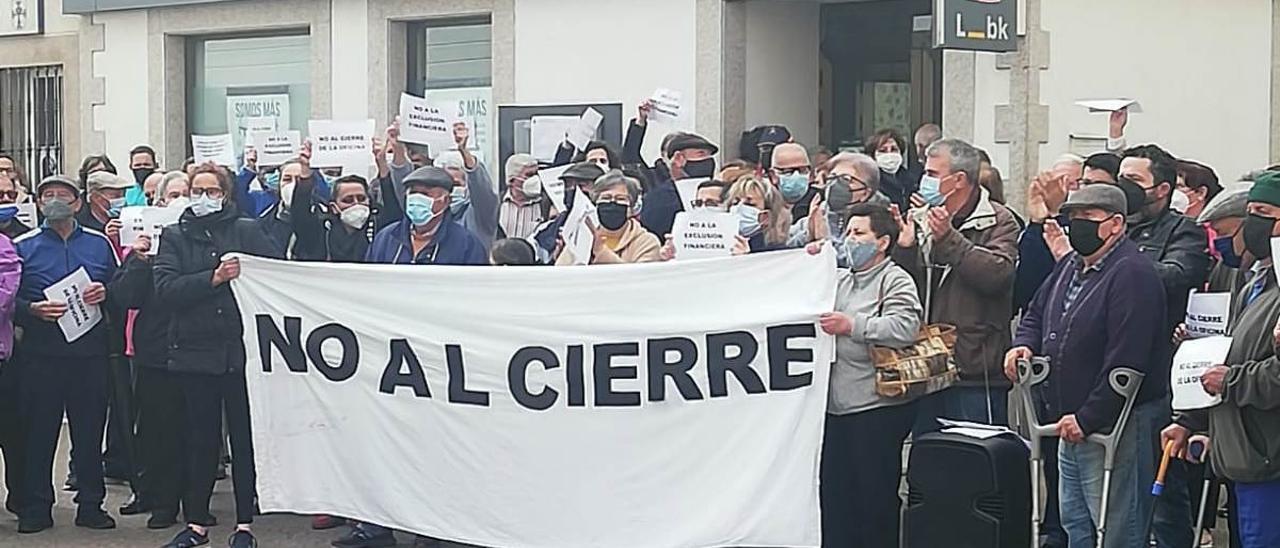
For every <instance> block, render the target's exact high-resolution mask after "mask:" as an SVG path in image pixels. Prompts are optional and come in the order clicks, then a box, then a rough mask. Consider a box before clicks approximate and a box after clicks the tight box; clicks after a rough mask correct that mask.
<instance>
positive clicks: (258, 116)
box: [227, 93, 289, 158]
mask: <svg viewBox="0 0 1280 548" xmlns="http://www.w3.org/2000/svg"><path fill="white" fill-rule="evenodd" d="M288 129H289V94H288V93H268V94H262V95H229V96H227V132H228V133H230V134H231V139H232V141H233V142H234V143H235V148H234V149H233V150H235V151H236V157H237V158H239V157H240V155H241V154H242V151H243V150H244V143H245V141H246V139H247V138H248V136H249V135H250V134H253V133H275V132H278V131H287V130H288Z"/></svg>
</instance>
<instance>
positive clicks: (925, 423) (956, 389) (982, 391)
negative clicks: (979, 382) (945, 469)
mask: <svg viewBox="0 0 1280 548" xmlns="http://www.w3.org/2000/svg"><path fill="white" fill-rule="evenodd" d="M989 392H990V398H988V397H987V394H988V390H987V387H985V386H952V387H951V388H948V389H946V390H943V391H941V392H937V393H934V394H930V395H929V396H928V397H926V398H924V399H923V400H921V401H920V411H919V414H918V417H917V418H916V424H915V427H914V428H912V430H911V432H912V434H913V435H915V436H920V435H922V434H927V433H929V432H936V431H938V430H941V429H942V426H941V425H939V424H938V418H939V417H941V418H944V419H953V420H961V421H969V422H980V423H984V424H1000V425H1007V424H1009V389H1007V388H1001V387H997V386H993V387H991V389H990V391H989ZM988 403H989V404H990V417H989V418H988V413H987V412H988Z"/></svg>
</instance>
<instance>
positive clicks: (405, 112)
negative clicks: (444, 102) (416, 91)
mask: <svg viewBox="0 0 1280 548" xmlns="http://www.w3.org/2000/svg"><path fill="white" fill-rule="evenodd" d="M455 121H457V119H456V118H455V117H454V116H452V114H451V113H449V112H447V111H446V110H444V109H442V108H440V107H438V106H432V105H430V104H429V103H427V100H426V99H423V98H421V97H415V96H413V95H410V94H408V93H401V94H400V140H401V141H404V142H406V143H418V144H422V145H427V147H429V148H430V151H431V155H432V156H435V155H438V154H440V152H442V151H445V150H450V149H452V148H455V147H454V140H453V124H454V122H455Z"/></svg>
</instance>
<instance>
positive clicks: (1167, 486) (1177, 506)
mask: <svg viewBox="0 0 1280 548" xmlns="http://www.w3.org/2000/svg"><path fill="white" fill-rule="evenodd" d="M1163 451H1164V448H1157V449H1156V455H1160V454H1161V453H1162V452H1163ZM1157 458H1159V457H1157ZM1192 468H1193V467H1192V466H1190V465H1188V464H1187V462H1186V461H1184V460H1179V459H1169V470H1168V471H1167V472H1166V473H1165V476H1164V491H1163V492H1161V493H1160V498H1158V499H1156V513H1155V516H1154V517H1153V518H1152V521H1151V533H1152V534H1153V535H1155V537H1156V546H1157V547H1158V548H1182V547H1183V546H1191V543H1192V542H1196V540H1195V539H1198V538H1200V532H1199V531H1194V529H1195V526H1196V516H1195V505H1196V504H1199V502H1200V488H1201V487H1203V485H1204V483H1203V481H1204V478H1203V477H1202V476H1196V477H1192V476H1191V470H1192ZM1194 468H1195V469H1196V470H1198V471H1200V472H1201V474H1203V471H1204V468H1203V467H1194ZM1192 485H1194V486H1195V487H1192ZM1193 491H1194V492H1195V502H1192V497H1191V494H1192V492H1193ZM1208 525H1210V526H1212V525H1213V523H1212V522H1208Z"/></svg>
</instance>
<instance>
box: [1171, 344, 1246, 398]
mask: <svg viewBox="0 0 1280 548" xmlns="http://www.w3.org/2000/svg"><path fill="white" fill-rule="evenodd" d="M1230 349H1231V337H1205V338H1202V339H1188V340H1185V341H1182V344H1181V345H1179V346H1178V352H1177V353H1176V354H1174V356H1173V373H1172V374H1171V375H1170V377H1169V384H1170V385H1171V387H1172V389H1173V408H1174V410H1177V411H1190V410H1193V409H1204V408H1206V407H1213V406H1215V405H1218V404H1219V403H1221V402H1222V396H1210V395H1209V393H1208V392H1205V391H1204V386H1202V385H1201V384H1200V377H1201V376H1203V375H1204V373H1205V371H1208V370H1209V369H1210V368H1212V367H1213V366H1215V365H1221V364H1222V362H1224V361H1226V359H1227V351H1228V350H1230Z"/></svg>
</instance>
